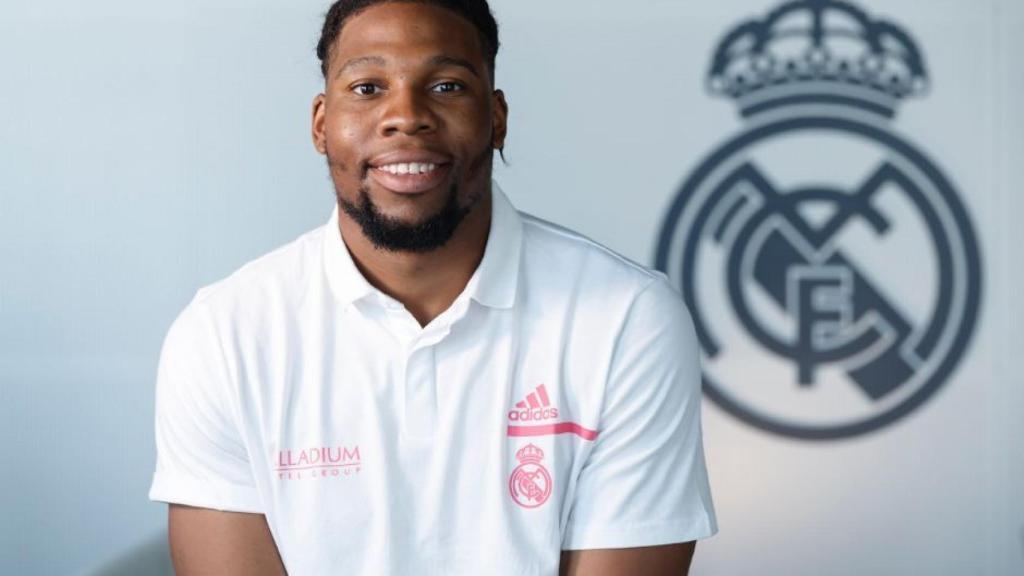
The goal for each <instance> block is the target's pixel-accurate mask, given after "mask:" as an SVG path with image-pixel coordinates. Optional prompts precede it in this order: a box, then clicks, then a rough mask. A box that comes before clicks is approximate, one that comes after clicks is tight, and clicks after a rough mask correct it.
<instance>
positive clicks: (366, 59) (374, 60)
mask: <svg viewBox="0 0 1024 576" xmlns="http://www.w3.org/2000/svg"><path fill="white" fill-rule="evenodd" d="M386 64H387V60H385V59H384V58H383V57H381V56H358V57H356V58H352V59H351V60H349V61H348V62H345V64H344V65H342V66H341V67H340V68H338V73H337V74H335V76H341V75H342V74H344V73H345V71H346V70H348V69H349V68H355V67H357V66H367V65H372V66H384V65H386Z"/></svg>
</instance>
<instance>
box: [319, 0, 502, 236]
mask: <svg viewBox="0 0 1024 576" xmlns="http://www.w3.org/2000/svg"><path fill="white" fill-rule="evenodd" d="M327 74H328V76H327V82H326V89H325V92H324V94H322V95H319V96H317V98H316V100H314V104H313V140H314V143H315V145H316V147H317V149H318V150H319V151H320V152H321V153H322V154H325V155H326V156H327V162H328V166H329V167H330V173H331V179H332V180H333V181H334V187H335V191H336V193H337V196H338V203H339V205H340V206H341V208H342V210H343V211H344V212H345V213H346V214H348V215H349V216H350V217H351V218H352V219H353V220H355V221H356V222H357V223H358V224H359V225H360V226H361V227H362V230H363V233H364V235H366V236H367V237H368V238H369V239H370V240H371V241H372V242H374V244H376V245H377V246H378V247H380V248H384V249H389V250H408V251H425V250H430V249H433V248H436V247H438V246H440V245H442V244H444V243H445V242H446V241H447V239H448V237H450V236H451V234H453V233H454V231H455V228H456V227H457V225H458V223H459V221H461V219H462V218H463V217H464V216H465V215H466V214H468V213H469V212H471V211H472V210H473V208H474V207H475V206H476V203H477V200H479V199H480V198H481V197H482V195H483V194H484V193H485V192H486V191H487V190H489V187H490V179H491V164H492V150H493V149H494V148H501V147H502V146H503V142H504V137H505V120H506V117H507V108H506V105H505V102H504V97H503V96H502V94H501V92H500V91H494V90H493V88H492V86H491V81H490V77H489V73H488V68H487V65H486V59H485V56H484V51H483V48H482V46H481V42H480V39H479V36H478V34H477V31H476V28H475V27H474V26H473V25H472V24H471V23H470V22H468V21H466V20H464V19H463V18H462V17H460V16H459V15H457V14H455V13H454V12H451V11H449V10H446V9H444V8H440V7H438V6H433V5H429V4H418V3H404V2H394V3H386V4H378V5H376V6H372V7H370V8H367V9H366V10H364V11H362V12H359V13H358V14H356V15H355V16H353V17H351V18H350V19H349V20H348V21H347V22H346V23H345V25H344V27H343V29H342V32H341V34H340V35H339V37H338V39H337V40H336V42H335V44H334V48H333V50H332V51H331V56H330V62H329V66H328V72H327Z"/></svg>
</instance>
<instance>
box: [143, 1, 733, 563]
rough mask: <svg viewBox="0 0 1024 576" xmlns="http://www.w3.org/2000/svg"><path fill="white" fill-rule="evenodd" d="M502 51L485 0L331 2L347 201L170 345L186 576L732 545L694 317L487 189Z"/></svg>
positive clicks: (500, 133)
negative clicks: (715, 482)
mask: <svg viewBox="0 0 1024 576" xmlns="http://www.w3.org/2000/svg"><path fill="white" fill-rule="evenodd" d="M498 45H499V44H498V32H497V25H496V24H495V22H494V19H493V17H492V16H491V13H490V9H489V7H488V5H487V3H486V2H485V1H484V0H477V1H471V0H462V1H455V0H422V1H418V2H413V1H408V0H406V1H387V0H384V1H381V0H377V1H374V0H341V1H339V2H336V3H335V4H334V5H333V6H332V7H331V9H330V11H329V12H328V14H327V17H326V21H325V23H324V27H323V35H322V37H321V40H320V44H319V46H318V55H319V57H320V59H321V62H322V69H323V73H324V79H325V90H324V93H323V94H320V95H318V96H317V97H316V98H315V99H314V102H313V115H312V136H313V143H314V145H315V147H316V149H317V150H318V151H319V152H320V153H321V154H323V155H325V156H326V159H327V165H328V168H329V171H330V176H331V180H332V181H333V184H334V189H335V195H336V198H337V207H336V208H335V210H334V211H333V213H332V214H331V217H330V219H329V221H328V222H327V224H325V225H324V226H321V227H319V228H317V229H315V230H312V231H310V232H308V233H306V234H304V235H302V236H301V237H299V238H298V239H296V240H295V241H293V242H292V243H290V244H288V245H286V246H284V247H282V248H280V249H278V250H275V251H274V252H272V253H270V254H267V255H265V256H263V257H261V258H258V259H256V260H254V261H253V262H250V263H249V264H247V265H246V266H244V267H242V268H241V269H240V270H238V271H236V272H235V273H234V274H232V275H231V276H229V277H228V278H226V279H224V280H221V281H220V282H217V283H215V284H212V285H210V286H207V287H204V288H202V289H200V290H199V292H198V293H197V294H196V296H195V298H194V299H193V300H192V302H191V303H190V304H189V305H188V306H187V307H186V309H185V310H184V311H183V312H182V313H181V315H179V317H178V318H177V320H176V321H175V322H174V325H173V326H172V327H171V329H170V331H169V333H168V335H167V339H166V341H165V343H164V348H163V352H162V354H161V360H160V368H159V375H158V383H157V414H156V432H157V449H158V459H157V470H156V473H155V475H154V479H153V485H152V488H151V491H150V497H151V498H152V499H154V500H157V501H162V502H168V503H170V504H171V506H170V512H169V516H170V521H169V526H170V543H171V551H172V557H173V560H174V564H175V568H176V570H177V571H178V573H179V574H183V575H190V574H218V575H232V574H239V575H247V576H252V575H261V574H282V573H284V572H285V570H286V569H287V572H288V573H290V574H293V575H302V574H358V575H381V574H415V575H424V574H445V575H447V574H473V575H480V574H486V575H500V574H510V575H513V574H514V575H544V576H554V575H555V574H579V575H592V576H617V575H623V576H625V575H635V574H643V575H649V576H657V575H660V574H665V575H669V574H672V575H679V574H685V573H686V571H687V570H688V566H689V563H690V558H691V557H692V554H693V551H694V541H695V540H697V539H699V538H704V537H707V536H710V535H712V534H714V533H715V532H716V530H717V528H716V525H715V515H714V510H713V507H712V503H711V497H710V489H709V487H708V480H707V472H706V470H705V464H704V454H703V448H702V439H701V425H700V369H699V364H698V356H697V347H696V341H695V335H694V332H693V327H692V323H691V321H690V317H689V315H688V313H687V311H686V309H685V307H684V305H683V303H682V300H681V299H680V298H679V295H678V293H676V292H675V291H674V290H673V289H672V288H671V287H670V286H669V284H668V282H667V281H666V280H665V278H664V277H663V276H661V275H659V274H656V273H653V272H650V271H648V270H646V269H644V268H643V267H641V266H639V265H636V264H634V263H631V262H629V261H627V260H625V259H624V258H622V257H620V256H618V255H616V254H614V253H613V252H611V251H610V250H608V249H606V248H604V247H602V246H600V245H598V244H596V243H594V242H592V241H590V240H588V239H586V238H584V237H582V236H580V235H577V234H575V233H573V232H570V231H567V230H565V229H563V228H559V227H557V226H555V225H552V224H549V223H547V222H544V221H542V220H539V219H537V218H534V217H532V216H529V215H526V214H523V213H520V212H518V211H516V210H515V208H513V206H512V205H511V204H510V202H509V200H508V198H507V197H506V196H505V195H504V194H503V193H502V191H501V190H500V189H499V188H498V187H497V185H496V184H495V183H493V182H492V180H491V171H492V160H493V153H494V151H495V150H498V151H500V150H502V149H503V147H504V140H505V134H506V127H507V118H508V106H507V104H506V102H505V98H504V95H503V94H502V92H501V91H500V90H495V88H494V66H495V56H496V54H497V51H498ZM551 193H552V194H557V193H558V191H554V190H553V191H551Z"/></svg>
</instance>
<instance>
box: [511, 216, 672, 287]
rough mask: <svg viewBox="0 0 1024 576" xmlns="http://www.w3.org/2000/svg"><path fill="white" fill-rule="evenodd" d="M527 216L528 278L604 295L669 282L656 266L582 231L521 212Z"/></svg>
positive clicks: (524, 258)
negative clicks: (615, 248)
mask: <svg viewBox="0 0 1024 576" xmlns="http://www.w3.org/2000/svg"><path fill="white" fill-rule="evenodd" d="M520 215H521V217H522V220H523V247H524V255H523V263H524V266H525V268H526V270H527V274H528V276H529V277H528V280H532V281H534V282H539V283H541V284H542V285H553V287H555V288H556V289H559V290H562V289H563V288H562V287H561V286H557V285H558V284H560V283H567V284H571V285H573V286H574V287H575V288H576V290H574V291H583V292H587V293H592V294H594V295H596V296H598V297H600V298H605V297H608V296H614V295H616V294H618V295H622V296H635V295H636V294H638V293H639V292H642V291H643V290H645V289H646V288H647V287H649V286H651V285H652V284H655V283H659V282H661V283H664V284H667V283H668V279H667V277H666V276H665V275H664V274H663V273H662V272H660V271H657V270H652V269H650V268H648V267H646V266H644V265H642V264H640V263H638V262H635V261H633V260H631V259H629V258H627V257H626V256H623V255H622V254H619V253H618V252H616V251H614V250H612V249H611V248H609V247H607V246H605V245H603V244H601V243H600V242H597V241H596V240H593V239H591V238H589V237H587V236H585V235H583V234H581V233H579V232H576V231H574V230H570V229H568V228H565V227H564V226H560V225H558V224H554V223H551V222H548V221H546V220H543V219H541V218H538V217H536V216H533V215H530V214H526V213H520Z"/></svg>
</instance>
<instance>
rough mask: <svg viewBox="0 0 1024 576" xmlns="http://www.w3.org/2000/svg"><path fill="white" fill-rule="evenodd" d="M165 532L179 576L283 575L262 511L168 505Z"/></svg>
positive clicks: (279, 557)
mask: <svg viewBox="0 0 1024 576" xmlns="http://www.w3.org/2000/svg"><path fill="white" fill-rule="evenodd" d="M168 535H169V539H170V544H171V560H172V561H173V562H174V571H175V573H176V574H178V576H205V575H207V574H210V575H214V574H216V575H217V576H281V575H283V574H286V572H285V569H284V563H282V562H281V556H280V555H279V554H278V552H277V545H275V544H274V539H273V537H272V536H271V535H270V528H269V527H268V526H267V520H266V518H265V517H264V516H263V515H262V514H246V513H241V512H219V511H216V510H209V509H206V508H193V507H191V506H182V505H179V504H171V505H170V509H169V511H168Z"/></svg>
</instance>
